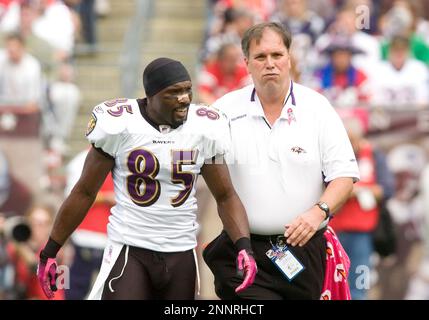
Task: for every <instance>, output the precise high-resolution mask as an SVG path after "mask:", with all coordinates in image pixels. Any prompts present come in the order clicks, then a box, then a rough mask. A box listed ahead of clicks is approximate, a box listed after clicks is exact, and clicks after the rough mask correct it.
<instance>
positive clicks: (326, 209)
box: [319, 202, 329, 212]
mask: <svg viewBox="0 0 429 320" xmlns="http://www.w3.org/2000/svg"><path fill="white" fill-rule="evenodd" d="M319 207H320V208H321V209H322V210H323V211H325V212H329V207H328V205H327V204H326V203H324V202H321V203H319Z"/></svg>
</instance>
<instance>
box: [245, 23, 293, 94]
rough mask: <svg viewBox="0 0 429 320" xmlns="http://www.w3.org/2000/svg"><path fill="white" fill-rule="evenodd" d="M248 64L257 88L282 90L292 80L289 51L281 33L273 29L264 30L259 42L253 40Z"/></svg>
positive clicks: (247, 60)
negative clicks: (290, 76)
mask: <svg viewBox="0 0 429 320" xmlns="http://www.w3.org/2000/svg"><path fill="white" fill-rule="evenodd" d="M246 64H247V70H248V71H249V73H250V74H251V75H252V78H253V82H254V84H255V87H256V88H257V89H260V90H269V91H271V90H282V89H283V88H284V87H285V86H286V87H287V85H288V83H289V81H290V78H289V69H290V56H289V52H288V50H287V48H286V46H285V45H284V43H283V40H282V38H281V37H280V35H278V34H277V33H276V32H274V31H273V30H271V29H265V30H264V32H263V34H262V38H261V39H260V41H259V43H257V42H256V40H252V41H251V43H250V46H249V58H246Z"/></svg>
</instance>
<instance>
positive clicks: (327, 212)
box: [316, 201, 331, 220]
mask: <svg viewBox="0 0 429 320" xmlns="http://www.w3.org/2000/svg"><path fill="white" fill-rule="evenodd" d="M316 206H318V207H319V208H320V210H322V211H323V212H325V220H326V219H329V218H331V212H330V210H329V206H328V204H327V203H326V202H323V201H319V202H318V203H316Z"/></svg>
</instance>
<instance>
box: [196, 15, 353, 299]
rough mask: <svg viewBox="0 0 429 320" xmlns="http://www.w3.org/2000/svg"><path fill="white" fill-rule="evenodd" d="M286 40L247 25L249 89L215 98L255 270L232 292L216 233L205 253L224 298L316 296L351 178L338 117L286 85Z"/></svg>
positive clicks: (225, 241) (317, 99) (226, 247)
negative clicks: (328, 239)
mask: <svg viewBox="0 0 429 320" xmlns="http://www.w3.org/2000/svg"><path fill="white" fill-rule="evenodd" d="M290 44H291V36H290V32H289V31H288V30H285V29H284V28H283V27H282V26H281V25H280V24H277V23H262V24H259V25H256V26H253V27H252V28H250V29H249V30H248V31H247V32H246V33H245V35H244V37H243V40H242V49H243V52H244V55H245V61H246V64H247V68H248V71H249V73H250V74H251V76H252V79H253V83H254V85H250V86H247V87H245V88H243V89H240V90H237V91H234V92H231V93H229V94H227V95H225V96H223V97H222V98H220V99H219V100H217V101H216V102H215V103H214V106H215V107H217V108H219V109H221V110H222V111H223V112H225V113H226V114H227V116H228V118H229V119H230V126H231V134H232V140H233V147H232V155H231V158H230V159H229V170H230V173H231V178H232V180H233V184H234V186H235V189H236V191H237V193H238V195H239V197H240V199H241V200H242V202H243V204H244V206H245V208H246V210H247V214H248V218H249V224H250V231H251V240H252V248H253V250H254V256H255V259H256V261H257V264H258V274H257V276H256V279H255V282H254V283H253V285H252V286H250V287H248V288H247V289H246V290H244V291H242V292H240V293H239V294H237V293H235V291H234V288H235V286H236V284H238V283H240V279H241V278H240V277H239V276H237V274H236V272H235V266H234V265H233V264H231V263H230V261H231V260H230V258H231V257H232V256H233V255H234V252H235V251H234V247H233V243H232V242H231V240H230V239H229V237H228V235H227V234H226V233H225V232H222V233H221V234H220V235H219V237H217V238H216V239H215V240H214V241H213V242H211V243H210V244H209V245H208V246H207V247H206V249H205V251H204V258H205V261H206V262H207V264H208V266H209V267H210V269H211V270H212V272H213V273H214V275H215V290H216V293H217V295H218V296H219V297H220V298H222V299H236V298H251V299H319V298H320V294H321V291H322V285H323V280H324V272H325V239H324V237H323V232H324V231H325V229H326V228H325V227H326V224H327V222H328V221H329V218H330V217H331V215H332V214H333V213H334V212H335V211H336V210H337V209H338V208H339V207H340V206H341V205H342V204H343V203H344V202H345V201H346V200H347V199H348V197H349V195H350V192H351V190H352V186H353V181H354V180H355V181H356V180H357V179H358V178H359V172H358V167H357V165H356V159H355V156H354V153H353V150H352V147H351V144H350V141H349V139H348V137H347V133H346V131H345V129H344V127H343V125H342V122H341V120H340V118H339V116H338V115H337V114H336V112H335V110H334V109H333V108H332V106H331V105H330V103H329V102H328V101H327V99H325V98H324V97H323V96H322V95H320V94H318V93H317V92H315V91H313V90H310V89H308V88H305V87H303V86H301V85H299V84H297V83H294V82H292V81H291V78H290V75H289V69H290V55H289V47H290Z"/></svg>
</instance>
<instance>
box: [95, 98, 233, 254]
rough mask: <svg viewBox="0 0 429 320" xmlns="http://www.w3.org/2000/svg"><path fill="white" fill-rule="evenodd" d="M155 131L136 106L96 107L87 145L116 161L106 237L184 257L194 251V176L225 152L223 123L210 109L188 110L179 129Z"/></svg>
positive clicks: (130, 101)
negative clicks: (177, 253) (113, 199)
mask: <svg viewBox="0 0 429 320" xmlns="http://www.w3.org/2000/svg"><path fill="white" fill-rule="evenodd" d="M139 102H140V103H145V102H146V101H145V100H139ZM161 131H162V132H160V131H158V130H157V129H155V128H154V127H153V126H152V125H151V124H149V123H148V122H147V121H146V120H145V118H143V116H142V114H141V112H140V108H139V104H138V102H137V100H135V99H117V100H113V101H107V102H104V103H102V104H99V105H98V106H96V107H95V108H94V110H93V113H92V116H91V119H90V121H89V123H88V129H87V138H88V140H89V141H90V142H91V144H93V146H94V147H96V148H99V149H101V150H102V151H103V152H105V153H107V154H108V155H110V156H111V157H112V158H114V160H115V166H114V168H113V180H114V187H115V199H116V205H115V206H114V207H113V208H112V209H111V213H112V214H111V215H110V218H109V224H108V227H107V229H108V236H109V238H110V239H111V240H113V241H117V242H120V243H124V244H127V245H131V246H136V247H141V248H146V249H150V250H155V251H160V252H175V251H185V250H189V249H192V248H194V247H195V246H196V234H197V230H198V223H197V221H196V213H197V200H196V198H195V183H196V179H197V176H198V174H199V172H200V169H201V167H202V165H203V164H204V162H205V161H206V160H209V159H212V158H213V157H214V156H216V155H224V154H226V153H227V152H228V150H229V146H230V130H229V124H228V120H227V119H226V116H224V115H223V114H221V113H220V112H218V111H217V110H216V109H214V108H210V107H205V106H201V105H190V107H189V110H188V117H187V121H186V122H185V123H184V124H183V125H181V126H180V127H178V128H176V129H173V130H166V131H165V132H164V131H163V130H161Z"/></svg>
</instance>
